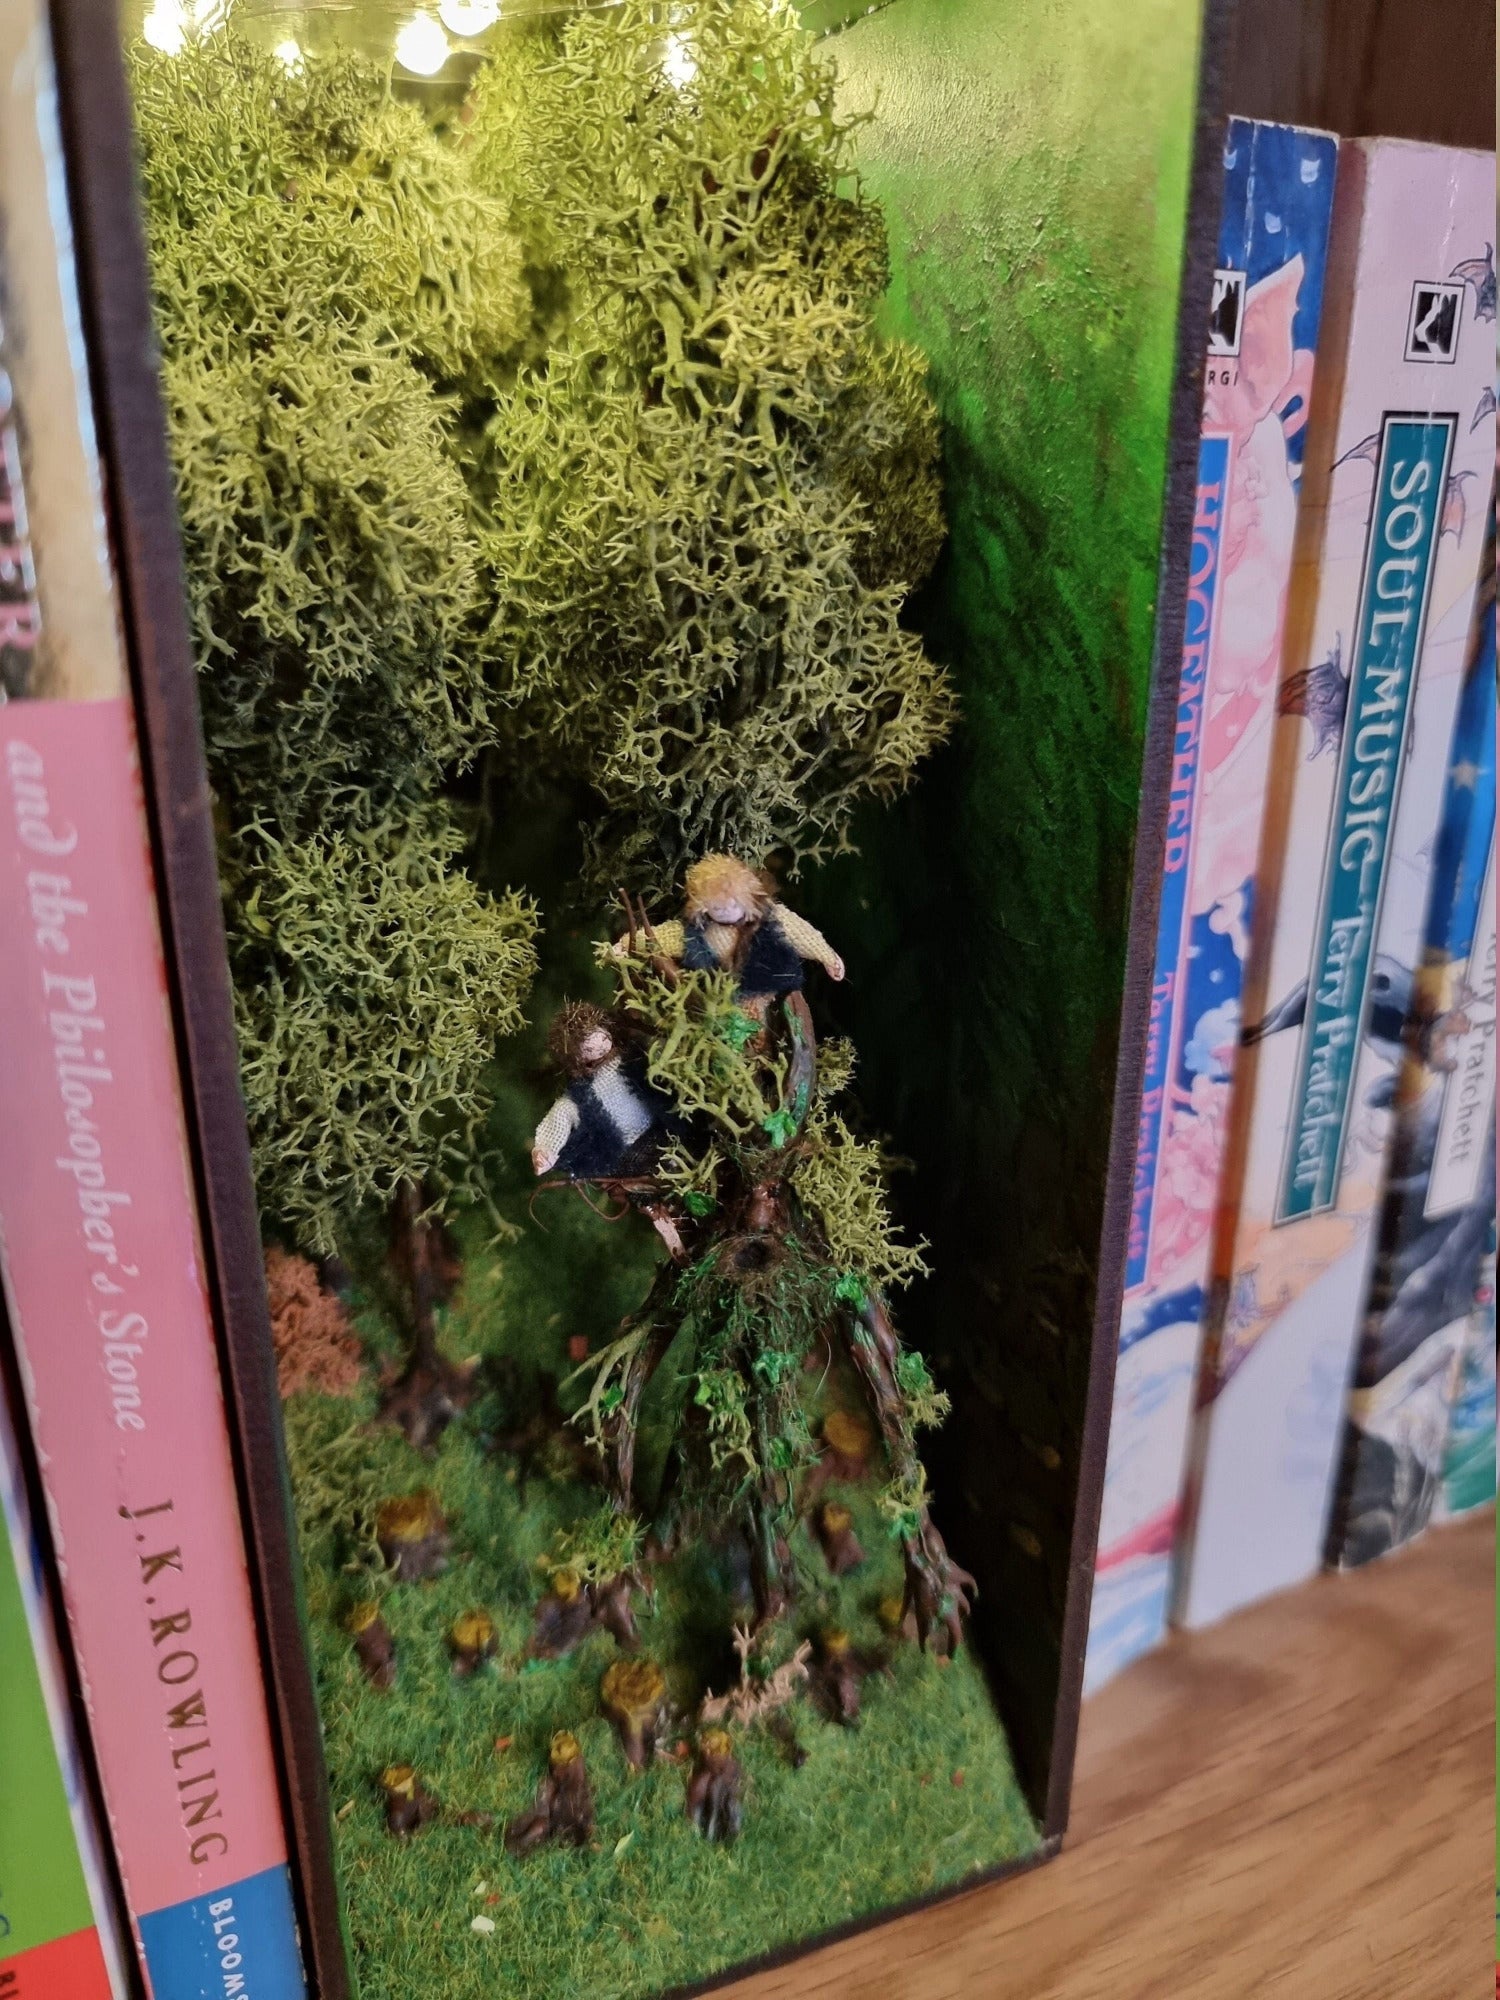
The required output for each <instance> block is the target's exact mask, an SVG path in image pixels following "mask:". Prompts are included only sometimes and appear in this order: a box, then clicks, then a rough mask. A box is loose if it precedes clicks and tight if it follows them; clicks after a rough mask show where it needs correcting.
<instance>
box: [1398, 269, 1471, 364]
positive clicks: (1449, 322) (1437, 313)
mask: <svg viewBox="0 0 1500 2000" xmlns="http://www.w3.org/2000/svg"><path fill="white" fill-rule="evenodd" d="M1463 306H1464V288H1463V286H1462V285H1457V284H1449V283H1446V282H1439V281H1436V280H1431V279H1425V278H1419V279H1418V280H1417V282H1416V284H1414V285H1413V286H1412V288H1411V316H1410V318H1409V319H1408V320H1407V323H1406V359H1407V360H1408V361H1455V360H1457V358H1458V322H1459V320H1460V318H1461V317H1462V315H1463Z"/></svg>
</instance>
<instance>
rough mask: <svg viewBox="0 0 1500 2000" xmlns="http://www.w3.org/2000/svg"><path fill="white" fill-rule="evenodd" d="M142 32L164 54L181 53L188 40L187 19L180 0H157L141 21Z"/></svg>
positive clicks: (173, 54)
mask: <svg viewBox="0 0 1500 2000" xmlns="http://www.w3.org/2000/svg"><path fill="white" fill-rule="evenodd" d="M141 33H142V34H143V35H144V36H145V38H146V40H147V41H148V42H149V43H150V44H151V46H152V48H153V49H160V50H161V52H162V54H163V55H164V56H175V55H180V54H181V53H182V45H183V43H184V42H185V41H186V40H187V20H186V18H185V16H184V14H183V11H182V7H181V5H180V4H179V0H156V5H155V6H154V7H153V8H152V9H151V12H150V13H149V14H148V15H147V16H146V18H145V20H144V21H143V22H142V23H141Z"/></svg>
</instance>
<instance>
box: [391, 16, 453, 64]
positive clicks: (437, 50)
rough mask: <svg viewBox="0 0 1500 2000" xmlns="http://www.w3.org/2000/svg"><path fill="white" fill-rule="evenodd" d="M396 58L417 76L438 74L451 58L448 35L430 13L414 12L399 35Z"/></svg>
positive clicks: (397, 37)
mask: <svg viewBox="0 0 1500 2000" xmlns="http://www.w3.org/2000/svg"><path fill="white" fill-rule="evenodd" d="M396 60H397V62H398V63H400V65H401V67H402V68H403V69H409V70H410V71H411V73H412V75H413V76H436V75H437V73H438V71H439V70H440V69H441V68H442V66H443V64H444V63H445V62H446V61H447V60H448V37H447V36H446V35H445V34H444V33H443V31H442V29H441V28H440V27H439V26H438V24H437V22H436V21H434V20H433V18H432V16H431V15H430V14H413V15H412V17H411V19H410V20H409V21H408V22H407V23H406V25H405V27H403V28H402V29H401V30H400V32H399V33H398V34H397V36H396Z"/></svg>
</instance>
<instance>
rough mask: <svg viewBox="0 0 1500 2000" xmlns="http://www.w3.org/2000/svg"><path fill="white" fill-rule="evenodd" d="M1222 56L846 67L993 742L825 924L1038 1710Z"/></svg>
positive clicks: (938, 19) (976, 0)
mask: <svg viewBox="0 0 1500 2000" xmlns="http://www.w3.org/2000/svg"><path fill="white" fill-rule="evenodd" d="M1197 39H1198V10H1197V6H1196V4H1195V0H1135V4H1133V5H1131V6H1129V7H1121V6H1119V5H1117V4H1114V0H894V4H892V5H890V6H888V7H886V8H885V9H884V10H883V11H879V12H876V13H874V14H871V15H869V16H867V17H865V18H863V19H860V20H858V21H857V22H855V23H854V24H853V25H852V26H850V27H849V28H847V29H846V30H845V31H844V32H843V33H842V34H840V35H839V36H838V37H837V39H836V40H835V42H834V43H833V47H834V48H835V50H836V53H837V57H838V62H839V68H840V75H841V80H842V91H843V97H844V103H845V106H846V108H847V109H851V110H856V109H857V110H868V109H873V110H875V111H876V112H877V116H876V118H875V119H874V120H873V121H872V122H871V124H869V125H868V126H867V127H866V128H865V130H864V132H863V134H862V137H861V146H860V168H861V174H862V177H863V179H864V181H865V184H866V186H867V187H868V188H869V190H870V191H871V192H872V193H874V194H875V195H876V196H878V197H879V199H880V200H881V202H882V203H883V205H884V208H885V212H886V217H887V222H888V226H889V230H890V238H891V249H892V282H891V288H890V294H889V301H888V306H887V323H888V327H889V330H890V331H891V332H893V333H898V334H901V335H904V336H905V337H907V338H909V339H912V340H914V341H916V342H917V343H918V344H919V345H920V346H921V347H922V348H923V349H924V350H925V352H926V353H927V355H928V356H929V359H930V364H931V382H932V387H933V390H934V393H935V395H936V397H937V401H938V404H939V406H940V408H941V411H942V415H943V419H944V426H945V453H946V461H945V476H946V504H947V509H948V517H949V530H950V541H949V546H948V549H947V552H946V555H945V557H944V559H943V561H942V564H941V566H940V569H939V571H938V573H937V574H936V576H935V577H934V578H933V580H932V582H931V584H930V585H929V586H928V587H927V589H926V590H925V592H924V593H923V596H922V599H921V601H920V603H919V604H918V605H917V607H916V611H915V622H916V623H917V624H918V625H919V626H920V627H921V629H922V631H923V632H924V635H925V636H926V638H927V641H928V643H929V646H930V649H931V650H932V652H933V653H934V655H935V656H936V657H937V658H939V659H940V660H942V661H943V662H944V663H945V664H946V665H948V666H949V667H950V669H951V670H952V672H953V674H954V676H955V679H956V682H957V685H958V689H959V694H960V699H961V702H962V709H963V719H962V722H961V724H960V728H959V731H958V735H957V739H956V741H955V742H954V743H953V745H952V746H951V747H950V748H949V749H948V750H946V751H945V752H944V753H943V754H942V755H941V756H940V757H939V758H938V759H937V760H935V761H934V762H933V763H931V764H929V765H928V766H927V767H926V768H925V770H924V771H923V772H922V774H921V775H920V776H919V779H918V781H917V784H916V786H915V787H914V789H913V790H912V792H911V793H910V794H909V796H908V797H907V798H906V799H904V800H903V801H902V802H901V804H900V805H899V806H898V807H897V808H896V809H894V810H893V811H887V812H884V813H881V814H871V815H868V816H867V818H866V820H865V822H864V824H863V825H862V826H861V827H860V829H859V832H858V839H859V845H860V849H861V852H860V855H859V857H858V858H857V859H856V860H852V861H841V862H839V863H836V864H835V865H833V866H832V867H830V868H829V869H828V870H827V871H826V872H825V874H824V877H823V879H822V881H821V882H820V883H819V884H817V885H816V886H815V887H814V888H813V889H812V890H811V891H810V892H809V893H810V897H811V899H812V900H814V901H816V903H817V905H818V914H819V916H820V917H821V918H823V919H824V920H825V922H826V926H827V928H828V929H829V931H830V934H831V935H834V936H835V937H836V938H837V940H838V941H839V943H840V946H841V948H845V949H846V950H847V951H848V955H849V958H850V984H849V986H848V987H847V988H846V989H844V995H842V996H841V999H842V1001H843V1005H844V1008H845V1010H846V1020H845V1023H844V1025H846V1026H847V1027H848V1028H849V1030H850V1031H851V1032H852V1033H853V1034H854V1035H855V1037H856V1039H857V1044H858V1046H859V1048H860V1052H861V1079H862V1085H861V1087H862V1090H863V1094H864V1100H865V1103H866V1105H867V1106H868V1108H869V1110H870V1112H871V1114H872V1116H873V1117H874V1118H875V1119H876V1120H877V1122H879V1123H880V1124H882V1125H883V1126H885V1127H886V1128H887V1129H888V1130H890V1132H891V1133H892V1134H893V1136H894V1138H895V1140H896V1143H897V1145H898V1147H899V1148H900V1150H901V1151H902V1152H904V1153H906V1154H909V1155H910V1157H911V1158H912V1160H913V1161H914V1162H915V1163H916V1165H915V1170H914V1172H913V1174H912V1176H911V1177H910V1179H909V1180H908V1181H907V1182H906V1183H905V1184H904V1190H903V1192H904V1201H905V1206H906V1208H907V1211H908V1213H909V1215H910V1217H911V1219H912V1220H913V1221H914V1222H915V1223H916V1224H918V1225H919V1226H920V1227H921V1228H922V1229H923V1230H924V1232H925V1233H926V1234H927V1235H929V1236H930V1237H931V1238H932V1241H933V1245H934V1252H935V1255H934V1259H933V1262H934V1266H935V1271H936V1274H937V1275H936V1276H935V1277H934V1279H933V1280H931V1281H930V1282H929V1283H928V1284H926V1285H925V1286H923V1287H921V1288H919V1292H917V1293H914V1294H913V1295H912V1297H911V1300H910V1302H909V1304H908V1305H907V1307H906V1318H907V1320H908V1322H909V1324H910V1325H911V1327H912V1329H913V1331H915V1332H917V1333H919V1334H920V1335H921V1336H922V1337H923V1338H924V1340H925V1341H926V1343H927V1345H928V1346H929V1348H930V1349H931V1350H932V1351H933V1352H934V1354H935V1355H936V1357H937V1359H938V1360H939V1362H940V1364H941V1365H942V1366H943V1368H944V1372H945V1374H946V1377H947V1381H948V1386H949V1387H950V1388H951V1389H952V1390H953V1392H954V1396H955V1404H956V1406H957V1407H956V1413H955V1419H954V1421H953V1422H952V1423H950V1425H949V1426H948V1428H947V1431H946V1433H945V1435H944V1438H943V1440H942V1441H941V1442H940V1444H939V1445H938V1447H937V1453H938V1454H940V1455H941V1456H942V1458H943V1459H944V1461H945V1463H943V1464H940V1465H939V1467H938V1475H939V1482H940V1491H941V1483H946V1485H947V1487H948V1492H949V1507H950V1518H952V1510H954V1508H955V1506H956V1503H957V1497H958V1493H962V1494H963V1495H964V1497H965V1498H966V1499H967V1501H968V1508H967V1509H965V1508H962V1507H958V1508H957V1518H956V1519H954V1521H953V1525H954V1527H955V1529H956V1530H957V1531H958V1533H959V1534H960V1536H961V1538H962V1539H963V1541H964V1542H965V1545H966V1546H965V1559H966V1560H969V1559H974V1560H976V1561H979V1562H980V1563H981V1566H982V1570H983V1571H984V1572H985V1573H984V1574H982V1575H981V1582H986V1581H988V1585H989V1588H988V1589H987V1591H986V1592H985V1598H986V1600H987V1611H986V1610H985V1609H982V1610H981V1621H982V1623H988V1624H990V1625H991V1626H992V1628H994V1629H992V1632H991V1639H992V1642H993V1643H992V1646H991V1649H990V1650H991V1652H992V1654H994V1655H996V1656H999V1657H1000V1658H1001V1659H1002V1660H1009V1661H1010V1662H1012V1663H1013V1664H1015V1663H1017V1662H1019V1664H1017V1665H1016V1671H1017V1672H1018V1673H1019V1674H1020V1675H1021V1676H1022V1677H1023V1678H1027V1679H1031V1680H1032V1681H1033V1682H1034V1684H1035V1686H1036V1687H1037V1689H1038V1691H1039V1693H1038V1699H1040V1690H1042V1689H1043V1688H1044V1687H1045V1684H1046V1682H1047V1680H1048V1679H1049V1676H1050V1678H1051V1680H1052V1684H1053V1685H1054V1686H1055V1673H1056V1645H1057V1640H1058V1626H1059V1624H1060V1619H1061V1611H1062V1595H1063V1589H1064V1586H1065V1582H1066V1550H1067V1540H1068V1536H1069V1534H1070V1531H1071V1525H1072V1502H1073V1495H1074V1491H1075V1487H1076V1456H1077V1445H1078V1434H1079V1428H1080V1425H1081V1422H1082V1416H1083V1399H1084V1387H1085V1376H1086V1369H1087V1360H1088V1347H1089V1335H1090V1319H1091V1313H1092V1304H1093V1283H1092V1276H1093V1264H1094V1257H1095V1252H1096V1246H1097V1240H1098V1230H1099V1219H1100V1212H1101V1204H1102V1194H1103V1180H1104V1169H1105V1158H1106V1151H1107V1147H1108V1140H1109V1114H1110V1092H1111V1084H1112V1075H1113V1067H1114V1054H1115V1043H1116V1036H1117V1032H1118V1021H1119V1005H1120V989H1121V976H1122V965H1123V952H1124V941H1125V929H1126V919H1127V900H1128V885H1129V872H1128V871H1129V864H1130V851H1131V840H1132V833H1133V829H1134V824H1135V817H1136V809H1137V804H1138V793H1139V775H1140V757H1141V737H1142V725H1143V718H1144V711H1145V698H1146V685H1147V679H1148V674H1149V668H1150V660H1151V649H1152V612H1153V597H1154V591H1155V582H1156V564H1157V549H1158V533H1159V523H1160V512H1161V497H1162V483H1163V474H1164V466H1165V453H1166V432H1167V408H1168V398H1169V391H1170V386H1171V377H1172V368H1173V351H1174V330H1175V316H1176V302H1177V281H1178V271H1179V265H1180V259H1181V254H1182V241H1183V225H1184V210H1185V203H1186V190H1187V180H1188V167H1189V155H1190V142H1191V132H1192V115H1193V102H1194V85H1195V81H1196V65H1197ZM845 996H846V997H845ZM1038 1468H1041V1471H1042V1474H1043V1476H1042V1477H1040V1478H1039V1477H1038ZM1048 1474H1051V1475H1054V1476H1052V1477H1050V1478H1049V1477H1047V1476H1046V1475H1048ZM955 1489H957V1491H955ZM1049 1495H1050V1496H1051V1498H1050V1500H1049ZM966 1514H967V1516H968V1518H969V1521H970V1523H971V1525H970V1528H969V1530H968V1532H967V1534H966V1533H965V1527H964V1516H965V1515H966ZM997 1520H998V1521H1000V1522H1002V1523H1004V1527H1003V1528H1002V1529H1001V1530H1000V1531H999V1534H998V1541H999V1543H1000V1545H1001V1546H999V1547H995V1546H993V1544H994V1543H995V1542H996V1539H997V1534H996V1529H995V1525H994V1524H995V1523H996V1521H997ZM981 1523H983V1525H981ZM1018 1565H1019V1569H1018V1568H1017V1566H1018ZM1028 1565H1030V1566H1031V1567H1032V1570H1033V1571H1034V1570H1035V1569H1036V1568H1037V1566H1040V1567H1041V1569H1042V1570H1043V1571H1044V1572H1045V1576H1044V1577H1038V1576H1036V1575H1035V1574H1032V1575H1027V1574H1026V1573H1025V1572H1026V1570H1027V1566H1028ZM1023 1583H1024V1584H1025V1585H1026V1586H1027V1587H1026V1588H1025V1589H1024V1590H1022V1591H1020V1594H1021V1596H1023V1597H1024V1599H1025V1600H1026V1601H1028V1602H1032V1603H1036V1602H1045V1604H1046V1606H1047V1610H1046V1615H1045V1617H1044V1618H1042V1619H1041V1620H1040V1621H1033V1622H1034V1623H1036V1624H1037V1626H1038V1629H1036V1630H1034V1631H1032V1632H1030V1633H1029V1634H1020V1635H1018V1634H1017V1633H1016V1632H1015V1631H1014V1630H1013V1629H1011V1630H1005V1629H1001V1628H1003V1627H1004V1624H1005V1617H1006V1613H1005V1608H1004V1605H1003V1604H1002V1603H1000V1602H997V1601H996V1600H997V1598H1006V1599H1010V1598H1012V1597H1013V1596H1014V1595H1015V1594H1016V1592H1017V1590H1019V1589H1020V1586H1021V1585H1022V1584H1023ZM1038 1584H1040V1585H1041V1588H1040V1590H1038V1588H1037V1586H1038ZM1028 1654H1029V1655H1030V1656H1031V1665H1030V1666H1029V1667H1028V1666H1027V1665H1026V1664H1025V1656H1027V1655H1028ZM1008 1673H1009V1670H1008V1669H1007V1668H1005V1667H1004V1666H1002V1669H1001V1671H1000V1675H999V1678H1000V1679H1001V1681H1002V1682H1003V1681H1004V1680H1005V1679H1006V1678H1008ZM1002 1692H1003V1688H1002Z"/></svg>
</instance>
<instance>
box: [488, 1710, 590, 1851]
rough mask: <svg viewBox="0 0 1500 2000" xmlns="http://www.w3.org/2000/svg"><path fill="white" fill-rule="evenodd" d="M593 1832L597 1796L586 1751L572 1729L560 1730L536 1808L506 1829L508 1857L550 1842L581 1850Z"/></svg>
mask: <svg viewBox="0 0 1500 2000" xmlns="http://www.w3.org/2000/svg"><path fill="white" fill-rule="evenodd" d="M593 1831H594V1792H593V1787H592V1786H591V1785H590V1784H589V1774H588V1768H587V1766H586V1765H585V1764H584V1761H583V1750H582V1747H581V1745H580V1744H579V1741H578V1738H577V1737H576V1736H575V1735H574V1734H573V1732H572V1730H571V1729H559V1730H558V1731H557V1733H556V1734H555V1735H554V1737H553V1738H552V1741H551V1743H550V1744H549V1745H548V1749H547V1775H546V1777H545V1778H543V1780H542V1782H541V1783H540V1785H538V1786H537V1792H536V1804H535V1805H534V1806H533V1807H532V1808H531V1811H530V1812H524V1813H522V1814H521V1815H520V1816H519V1818H517V1819H513V1820H512V1821H511V1823H510V1825H509V1826H508V1827H507V1828H506V1829H505V1851H506V1853H507V1854H529V1853H530V1852H531V1850H532V1849H533V1848H534V1847H541V1846H544V1845H545V1844H546V1842H548V1841H549V1840H556V1841H561V1842H562V1843H563V1844H564V1845H565V1846H568V1847H582V1846H583V1845H584V1844H585V1843H586V1842H587V1840H588V1839H589V1837H590V1835H591V1834H592V1833H593Z"/></svg>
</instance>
